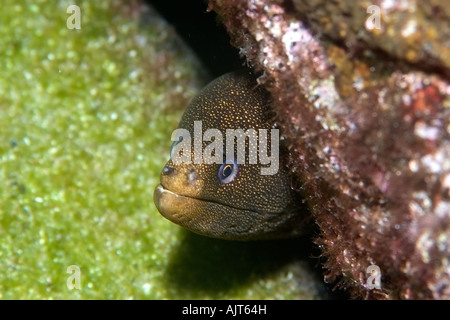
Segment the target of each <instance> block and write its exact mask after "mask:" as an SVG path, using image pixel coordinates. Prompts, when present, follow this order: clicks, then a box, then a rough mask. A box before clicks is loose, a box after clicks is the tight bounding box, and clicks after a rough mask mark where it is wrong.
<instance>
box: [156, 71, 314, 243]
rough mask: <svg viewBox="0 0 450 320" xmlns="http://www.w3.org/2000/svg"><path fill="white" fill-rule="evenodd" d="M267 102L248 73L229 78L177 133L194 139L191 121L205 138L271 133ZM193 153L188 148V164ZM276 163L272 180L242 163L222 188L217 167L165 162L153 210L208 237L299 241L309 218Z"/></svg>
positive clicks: (209, 90)
mask: <svg viewBox="0 0 450 320" xmlns="http://www.w3.org/2000/svg"><path fill="white" fill-rule="evenodd" d="M269 102H270V101H269V96H268V94H267V92H266V91H265V90H264V89H263V88H262V87H260V86H258V85H257V83H256V81H255V79H254V77H253V76H251V75H249V73H248V72H246V71H240V72H233V73H228V74H226V75H223V76H222V77H220V78H218V79H216V80H214V81H213V82H211V83H210V84H209V85H207V86H206V87H205V88H204V89H203V90H202V92H201V93H200V94H199V95H198V96H197V97H196V98H194V99H193V100H192V101H191V103H190V104H189V105H188V107H187V109H186V111H185V113H184V115H183V117H182V119H181V122H180V124H179V128H184V129H187V130H188V131H189V132H190V133H191V136H193V132H194V121H198V120H202V130H203V133H204V132H205V131H206V130H207V129H208V128H216V129H219V130H221V131H222V132H225V129H238V128H240V129H243V130H244V131H245V130H247V129H249V128H253V129H263V128H264V129H271V128H272V121H271V116H270V108H269V107H270V103H269ZM224 140H225V135H224ZM246 143H247V150H248V141H247V142H246ZM205 145H207V143H206V142H203V148H204V147H205ZM193 149H194V147H193V144H192V150H191V153H192V159H193V151H194V150H193ZM235 151H236V149H235ZM282 153H283V152H282V150H280V154H282ZM235 154H236V152H235ZM246 158H247V160H248V155H247V157H246ZM280 158H281V159H280V168H279V170H278V173H277V174H275V175H261V173H260V168H261V164H259V163H258V164H248V161H246V163H245V164H239V165H238V166H239V169H238V173H237V176H236V177H235V178H234V179H233V181H231V182H230V183H226V184H224V183H222V182H221V181H220V180H219V178H218V170H219V168H220V164H203V163H202V164H185V163H182V164H179V165H175V164H174V163H173V161H172V160H169V162H168V163H167V164H166V166H165V167H164V169H163V171H162V173H161V184H160V185H159V186H158V187H157V188H156V190H155V194H154V199H155V204H156V206H157V208H158V210H159V211H160V212H161V214H162V215H163V216H164V217H166V218H167V219H169V220H171V221H173V222H175V223H177V224H180V225H181V226H183V227H186V228H187V229H189V230H191V231H193V232H196V233H199V234H202V235H206V236H210V237H215V238H222V239H229V240H256V239H268V238H282V237H289V236H295V235H298V234H300V233H302V229H303V228H302V227H301V226H302V224H303V222H304V220H305V217H306V216H307V214H306V213H305V212H306V210H305V209H304V207H303V205H302V204H301V201H300V199H299V195H298V194H296V193H294V191H292V189H291V186H290V180H289V178H288V174H287V173H288V172H287V169H286V167H285V165H284V161H283V156H280Z"/></svg>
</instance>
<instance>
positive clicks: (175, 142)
mask: <svg viewBox="0 0 450 320" xmlns="http://www.w3.org/2000/svg"><path fill="white" fill-rule="evenodd" d="M181 141H183V136H179V137H178V139H177V140H175V141H174V142H172V145H171V146H170V158H172V151H173V147H175V146H176V145H177V144H179V143H180V142H181Z"/></svg>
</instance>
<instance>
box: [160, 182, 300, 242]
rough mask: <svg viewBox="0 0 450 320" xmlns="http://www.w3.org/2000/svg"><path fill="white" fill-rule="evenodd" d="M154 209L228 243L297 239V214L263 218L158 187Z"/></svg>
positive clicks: (259, 214) (184, 224)
mask: <svg viewBox="0 0 450 320" xmlns="http://www.w3.org/2000/svg"><path fill="white" fill-rule="evenodd" d="M153 197H154V201H155V205H156V207H157V208H158V211H159V212H160V213H161V215H163V216H164V217H165V218H166V219H168V220H170V221H172V222H174V223H176V224H178V225H180V226H182V227H185V228H186V229H188V230H190V231H192V232H195V233H198V234H200V235H203V236H208V237H212V238H219V239H225V240H241V241H245V240H261V239H273V238H286V237H292V236H296V235H298V233H299V232H298V231H299V229H298V228H297V225H298V223H297V220H298V214H294V215H291V216H290V217H289V216H285V215H283V214H279V213H276V214H273V213H271V214H261V213H257V212H254V211H250V210H244V209H237V208H233V207H229V206H226V205H223V204H220V203H216V202H211V201H206V200H201V199H197V198H191V197H188V196H183V195H179V194H176V193H174V192H172V191H170V190H168V189H166V188H164V186H162V185H161V184H159V185H158V186H157V187H156V189H155V192H154V195H153Z"/></svg>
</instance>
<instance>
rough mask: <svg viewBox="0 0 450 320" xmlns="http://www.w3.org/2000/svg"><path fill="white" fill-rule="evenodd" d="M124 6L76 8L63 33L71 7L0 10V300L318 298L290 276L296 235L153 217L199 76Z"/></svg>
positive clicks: (158, 24)
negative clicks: (280, 236) (174, 138)
mask: <svg viewBox="0 0 450 320" xmlns="http://www.w3.org/2000/svg"><path fill="white" fill-rule="evenodd" d="M124 3H127V2H125V1H124V2H121V1H101V2H94V1H79V2H78V3H77V4H78V5H79V6H80V8H81V29H79V30H76V29H73V30H71V29H68V28H67V26H66V20H67V18H68V17H69V16H70V14H68V13H67V12H66V9H67V7H68V6H69V5H70V4H73V3H72V2H70V1H54V2H53V1H51V2H47V1H2V2H1V8H2V10H1V11H0V46H1V48H2V50H1V52H0V61H2V68H1V69H0V181H1V183H0V204H1V205H0V298H1V299H172V298H183V299H185V298H186V299H187V298H195V299H211V298H212V299H214V298H227V299H261V298H269V299H270V298H277V299H289V298H308V299H311V298H318V297H320V295H321V294H322V293H321V292H320V289H319V288H318V285H316V283H315V282H314V281H315V280H311V279H307V278H304V276H300V277H298V276H296V275H297V274H298V273H299V272H297V271H296V270H297V269H302V270H303V269H308V270H309V266H306V265H305V262H304V261H300V262H298V261H297V260H298V259H297V260H296V257H297V256H298V255H299V254H302V250H298V253H296V254H295V255H292V254H291V253H290V251H294V250H295V248H298V247H297V244H298V242H297V241H287V242H281V243H279V242H272V243H271V244H264V243H256V244H255V243H253V244H240V243H233V242H224V241H219V240H214V239H207V238H203V237H198V236H195V235H192V234H190V233H188V232H186V231H184V230H182V229H181V228H180V227H178V226H176V225H174V224H172V223H170V222H169V221H167V220H165V219H164V218H162V217H161V216H160V215H159V213H158V212H157V210H156V208H155V206H154V204H153V190H154V187H155V186H156V184H157V183H158V181H159V173H160V170H161V168H162V166H163V164H164V163H165V162H166V160H167V157H168V150H169V146H170V133H171V131H172V130H173V129H175V128H176V125H177V122H178V119H179V117H180V114H181V112H182V108H183V107H184V106H185V105H186V103H187V102H188V101H189V99H190V98H191V97H192V96H193V95H194V94H195V93H196V92H197V91H198V89H199V88H200V86H201V85H202V84H203V83H204V81H205V76H204V72H203V71H201V66H200V65H199V63H198V62H197V61H196V60H195V58H194V57H193V55H192V54H191V53H190V51H189V49H188V48H186V47H185V46H184V45H183V44H182V43H181V42H180V40H178V39H177V38H176V36H175V35H174V33H173V31H172V29H171V28H170V26H167V25H166V24H165V23H164V22H163V21H161V20H158V19H157V18H156V17H155V15H154V13H152V12H151V11H148V10H147V11H146V10H144V7H142V6H141V5H139V3H138V2H133V1H132V2H130V3H129V4H124ZM143 11H144V12H146V13H145V16H144V17H145V18H143V16H142V15H141V13H142V12H143ZM280 246H281V247H283V248H284V250H281V251H280V250H279V248H280ZM303 251H304V250H303ZM305 252H306V251H305ZM255 257H259V258H258V259H255ZM293 261H294V262H293ZM71 265H76V266H78V267H79V268H80V270H81V276H80V284H81V288H80V289H79V290H78V289H72V290H70V289H69V288H68V286H67V280H68V277H69V276H71V274H69V273H67V268H68V267H69V266H71ZM290 265H291V266H292V265H294V267H293V268H292V267H289V266H290ZM303 273H304V272H303ZM218 274H219V276H218ZM302 277H303V278H304V279H303V280H304V283H306V284H307V285H306V286H303V287H302V286H299V285H298V281H299V279H300V278H302Z"/></svg>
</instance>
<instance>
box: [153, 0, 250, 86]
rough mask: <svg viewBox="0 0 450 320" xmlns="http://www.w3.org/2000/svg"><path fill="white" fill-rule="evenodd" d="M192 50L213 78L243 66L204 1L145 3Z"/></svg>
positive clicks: (160, 0)
mask: <svg viewBox="0 0 450 320" xmlns="http://www.w3.org/2000/svg"><path fill="white" fill-rule="evenodd" d="M147 3H149V4H150V5H151V6H153V8H155V9H156V10H157V11H158V12H159V13H160V14H161V15H162V16H163V18H164V19H165V20H167V22H169V23H170V24H171V25H172V26H173V27H174V28H175V30H176V32H177V33H178V35H179V36H181V37H182V38H183V40H184V41H185V42H186V43H187V44H188V45H189V46H190V47H191V48H192V49H193V50H194V52H195V53H196V54H197V56H198V58H199V59H200V60H201V61H202V62H203V64H204V65H205V67H206V68H207V69H208V71H209V72H210V74H211V76H212V77H213V78H215V77H218V76H220V75H222V74H224V73H227V72H229V71H233V70H236V69H239V68H242V66H243V62H244V60H243V59H240V58H239V52H238V50H237V49H236V48H234V47H233V46H231V45H230V38H229V36H228V34H227V32H226V30H225V28H224V27H223V26H222V25H221V24H220V23H219V22H218V20H217V15H216V13H215V12H214V11H210V12H208V11H207V4H206V2H205V1H204V0H147Z"/></svg>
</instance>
